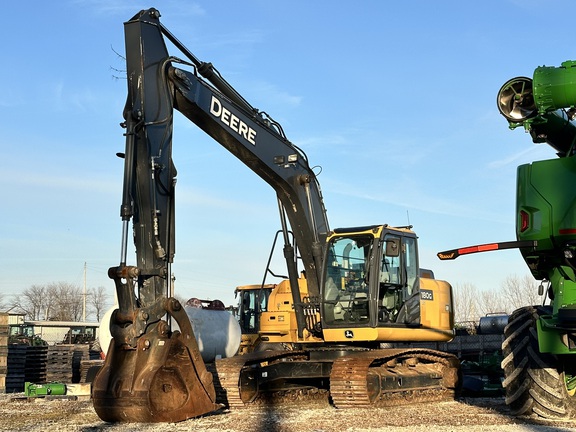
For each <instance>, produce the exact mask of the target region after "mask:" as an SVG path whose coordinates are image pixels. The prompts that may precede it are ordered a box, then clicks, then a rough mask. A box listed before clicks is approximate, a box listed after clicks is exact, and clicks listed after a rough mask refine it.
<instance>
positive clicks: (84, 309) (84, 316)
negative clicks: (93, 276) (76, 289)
mask: <svg viewBox="0 0 576 432" xmlns="http://www.w3.org/2000/svg"><path fill="white" fill-rule="evenodd" d="M83 297H84V302H83V305H82V322H86V261H84V296H83Z"/></svg>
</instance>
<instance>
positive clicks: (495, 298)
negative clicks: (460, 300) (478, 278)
mask: <svg viewBox="0 0 576 432" xmlns="http://www.w3.org/2000/svg"><path fill="white" fill-rule="evenodd" d="M478 303H479V306H480V316H485V315H487V314H491V313H498V312H503V313H506V312H507V311H506V307H505V304H504V302H503V300H502V295H501V294H500V292H497V291H482V292H481V293H480V297H479V299H478Z"/></svg>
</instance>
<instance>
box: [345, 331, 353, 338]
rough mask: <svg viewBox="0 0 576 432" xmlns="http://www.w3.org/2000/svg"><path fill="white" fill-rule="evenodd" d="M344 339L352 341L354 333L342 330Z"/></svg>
mask: <svg viewBox="0 0 576 432" xmlns="http://www.w3.org/2000/svg"><path fill="white" fill-rule="evenodd" d="M344 337H345V338H347V339H354V332H353V331H352V330H344Z"/></svg>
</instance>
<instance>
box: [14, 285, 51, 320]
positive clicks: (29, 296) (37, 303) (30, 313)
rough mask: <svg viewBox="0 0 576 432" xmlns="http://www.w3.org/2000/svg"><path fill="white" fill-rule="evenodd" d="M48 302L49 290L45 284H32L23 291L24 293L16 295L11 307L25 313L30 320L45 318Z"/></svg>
mask: <svg viewBox="0 0 576 432" xmlns="http://www.w3.org/2000/svg"><path fill="white" fill-rule="evenodd" d="M46 304H47V290H46V287H45V286H43V285H32V286H31V287H30V288H26V289H25V290H24V291H22V294H18V295H15V296H14V298H13V300H12V303H11V307H12V308H13V309H14V310H16V311H18V312H20V313H23V314H24V315H25V318H26V319H29V320H33V321H34V320H41V319H44V316H43V314H44V312H45V310H46Z"/></svg>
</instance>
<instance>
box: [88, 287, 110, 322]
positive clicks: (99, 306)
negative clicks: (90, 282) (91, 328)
mask: <svg viewBox="0 0 576 432" xmlns="http://www.w3.org/2000/svg"><path fill="white" fill-rule="evenodd" d="M107 299H108V297H107V296H106V289H105V288H104V287H103V286H99V287H98V288H92V289H91V290H90V292H89V294H88V302H89V304H90V307H91V309H92V311H93V312H94V315H95V317H96V321H100V319H101V318H102V315H103V314H104V312H105V311H104V308H105V307H106V300H107Z"/></svg>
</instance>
